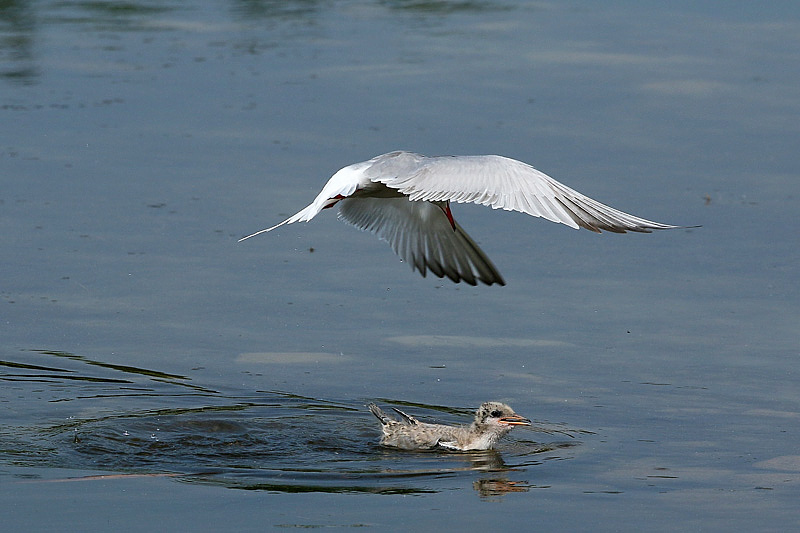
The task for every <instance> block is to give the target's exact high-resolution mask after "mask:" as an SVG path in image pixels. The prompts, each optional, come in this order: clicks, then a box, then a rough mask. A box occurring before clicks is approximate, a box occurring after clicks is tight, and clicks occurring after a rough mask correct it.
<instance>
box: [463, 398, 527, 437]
mask: <svg viewBox="0 0 800 533" xmlns="http://www.w3.org/2000/svg"><path fill="white" fill-rule="evenodd" d="M475 425H476V426H484V427H486V426H488V427H494V428H503V429H505V430H506V431H508V430H510V429H511V428H513V427H514V426H530V425H531V421H530V420H528V419H527V418H524V417H522V416H520V415H518V414H517V413H515V412H514V410H513V409H512V408H511V407H509V406H508V405H506V404H504V403H500V402H486V403H484V404H482V405H481V406H480V407H479V408H478V412H477V413H475Z"/></svg>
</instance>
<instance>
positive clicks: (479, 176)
mask: <svg viewBox="0 0 800 533" xmlns="http://www.w3.org/2000/svg"><path fill="white" fill-rule="evenodd" d="M369 162H370V163H372V164H371V165H370V166H369V167H367V168H365V169H364V174H365V177H367V178H369V179H370V180H372V181H374V182H379V183H383V184H384V185H386V186H387V187H391V188H393V189H396V190H398V191H399V192H401V193H402V194H405V195H407V196H408V197H409V199H410V200H414V201H432V202H437V201H438V202H443V201H451V202H458V203H466V202H470V203H476V204H481V205H486V206H489V207H492V208H493V209H505V210H507V211H520V212H522V213H526V214H528V215H531V216H534V217H542V218H545V219H547V220H551V221H553V222H559V223H561V224H566V225H567V226H570V227H571V228H575V229H578V228H579V227H583V228H586V229H589V230H592V231H595V232H600V230H605V231H612V232H615V233H625V232H626V231H638V232H644V233H649V232H650V231H652V230H654V229H669V228H676V227H678V226H672V225H669V224H661V223H659V222H653V221H651V220H647V219H644V218H640V217H637V216H634V215H631V214H628V213H625V212H623V211H620V210H618V209H614V208H613V207H609V206H607V205H605V204H602V203H600V202H598V201H596V200H593V199H591V198H589V197H588V196H585V195H583V194H581V193H579V192H577V191H575V190H573V189H571V188H569V187H567V186H566V185H564V184H562V183H559V182H558V181H556V180H554V179H553V178H551V177H550V176H548V175H547V174H545V173H543V172H540V171H538V170H536V169H535V168H533V167H532V166H530V165H528V164H526V163H523V162H521V161H517V160H515V159H509V158H507V157H502V156H498V155H480V156H440V157H425V156H422V155H419V154H414V153H411V152H390V153H388V154H384V155H381V156H378V157H376V158H373V159H371V160H370V161H369Z"/></svg>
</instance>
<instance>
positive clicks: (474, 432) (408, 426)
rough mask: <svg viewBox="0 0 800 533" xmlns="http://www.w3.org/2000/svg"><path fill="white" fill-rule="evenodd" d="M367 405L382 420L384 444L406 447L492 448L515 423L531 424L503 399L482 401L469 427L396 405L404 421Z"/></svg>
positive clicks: (464, 449)
mask: <svg viewBox="0 0 800 533" xmlns="http://www.w3.org/2000/svg"><path fill="white" fill-rule="evenodd" d="M367 407H368V408H369V410H370V412H372V414H373V415H375V416H376V417H377V418H378V420H380V421H381V428H382V429H383V437H381V444H383V445H384V446H391V447H393V448H401V449H403V450H432V449H436V448H440V449H442V448H443V449H445V450H456V451H470V450H488V449H490V448H494V445H495V444H496V443H497V441H498V440H500V438H501V437H503V435H505V434H506V433H508V432H509V431H511V430H512V429H513V428H514V427H515V426H530V425H531V421H530V420H528V419H527V418H524V417H522V416H520V415H518V414H517V413H515V412H514V410H513V409H512V408H511V407H509V406H508V405H506V404H504V403H500V402H486V403H484V404H481V406H480V407H479V408H478V411H477V412H476V413H475V420H474V421H473V422H472V424H470V425H469V426H445V425H442V424H426V423H425V422H420V421H419V420H417V419H416V418H414V417H413V416H411V415H407V414H405V413H404V412H403V411H401V410H400V409H394V408H393V409H394V411H395V412H396V413H397V414H398V415H400V417H401V420H395V419H393V418H389V417H388V416H387V415H386V413H384V412H383V411H382V410H381V408H380V407H378V406H377V405H375V404H374V403H371V404H369V405H368V406H367Z"/></svg>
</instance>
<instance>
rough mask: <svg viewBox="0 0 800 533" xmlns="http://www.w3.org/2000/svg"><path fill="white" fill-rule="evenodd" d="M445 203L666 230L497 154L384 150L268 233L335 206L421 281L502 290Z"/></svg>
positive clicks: (577, 223) (335, 179)
mask: <svg viewBox="0 0 800 533" xmlns="http://www.w3.org/2000/svg"><path fill="white" fill-rule="evenodd" d="M450 202H456V203H475V204H481V205H487V206H490V207H492V208H493V209H504V210H506V211H520V212H522V213H527V214H529V215H531V216H534V217H542V218H546V219H547V220H551V221H553V222H559V223H561V224H566V225H567V226H569V227H571V228H574V229H578V228H586V229H588V230H591V231H594V232H596V233H600V231H601V230H605V231H611V232H614V233H625V232H627V231H637V232H641V233H650V232H651V231H652V230H656V229H671V228H679V227H682V226H672V225H670V224H662V223H660V222H653V221H652V220H646V219H644V218H639V217H637V216H634V215H629V214H628V213H625V212H622V211H619V210H618V209H614V208H613V207H609V206H607V205H604V204H601V203H600V202H598V201H597V200H593V199H591V198H589V197H588V196H584V195H583V194H581V193H579V192H577V191H575V190H573V189H570V188H569V187H567V186H566V185H563V184H562V183H559V182H557V181H556V180H554V179H553V178H551V177H550V176H548V175H547V174H545V173H543V172H540V171H538V170H536V169H535V168H533V167H532V166H530V165H528V164H526V163H523V162H521V161H517V160H515V159H509V158H507V157H502V156H499V155H477V156H437V157H426V156H424V155H420V154H415V153H412V152H390V153H388V154H383V155H379V156H377V157H374V158H372V159H370V160H369V161H364V162H361V163H356V164H354V165H350V166H347V167H344V168H343V169H341V170H339V171H338V172H337V173H336V174H334V175H333V176H332V177H331V179H329V180H328V183H326V184H325V186H324V187H323V188H322V191H321V192H320V193H319V194H318V195H317V197H316V198H315V199H314V201H313V202H312V203H311V204H310V205H309V206H308V207H306V208H305V209H303V210H301V211H300V212H298V213H297V214H295V215H292V216H291V217H289V218H287V219H286V220H284V221H283V222H281V223H280V224H277V225H275V226H272V227H271V228H266V229H262V230H261V231H257V232H256V233H253V234H252V235H248V236H247V237H243V238H241V239H239V242H241V241H243V240H245V239H249V238H250V237H254V236H256V235H259V234H261V233H264V232H267V231H272V230H274V229H275V228H278V227H280V226H283V225H284V224H291V223H293V222H307V221H309V220H311V219H312V218H314V217H315V216H317V214H318V213H319V212H320V211H322V210H323V209H327V208H329V207H333V206H334V205H336V204H338V205H339V218H340V219H342V220H344V221H345V222H347V223H349V224H352V225H353V226H356V227H357V228H360V229H362V230H367V231H370V232H372V233H375V234H377V235H378V237H380V238H381V239H383V240H385V241H387V242H388V243H389V244H390V245H391V246H392V248H393V249H394V251H395V253H396V254H397V255H398V256H400V258H401V259H402V260H403V261H406V262H408V263H409V264H410V265H411V268H412V270H418V271H419V272H420V274H422V276H423V277H424V276H425V275H426V273H427V272H428V271H429V270H430V271H431V272H432V273H433V274H434V275H436V276H438V277H440V278H443V277H445V276H447V277H448V278H450V279H451V280H453V281H454V282H456V283H458V282H460V281H464V282H465V283H468V284H470V285H477V282H478V281H481V282H482V283H485V284H487V285H492V284H493V283H497V284H498V285H505V281H504V280H503V276H501V275H500V272H498V271H497V268H496V267H495V266H494V264H492V261H491V260H490V259H489V258H488V257H487V256H486V254H485V253H484V252H483V250H481V249H480V247H479V246H478V245H477V244H476V243H475V241H473V240H472V238H471V237H470V236H469V235H467V232H465V231H464V230H463V229H462V228H461V226H460V225H459V224H458V222H456V221H455V219H454V218H453V214H452V213H451V212H450Z"/></svg>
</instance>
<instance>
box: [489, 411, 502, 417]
mask: <svg viewBox="0 0 800 533" xmlns="http://www.w3.org/2000/svg"><path fill="white" fill-rule="evenodd" d="M490 414H491V415H492V418H500V417H501V416H503V413H501V412H500V411H492V412H491V413H490Z"/></svg>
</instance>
